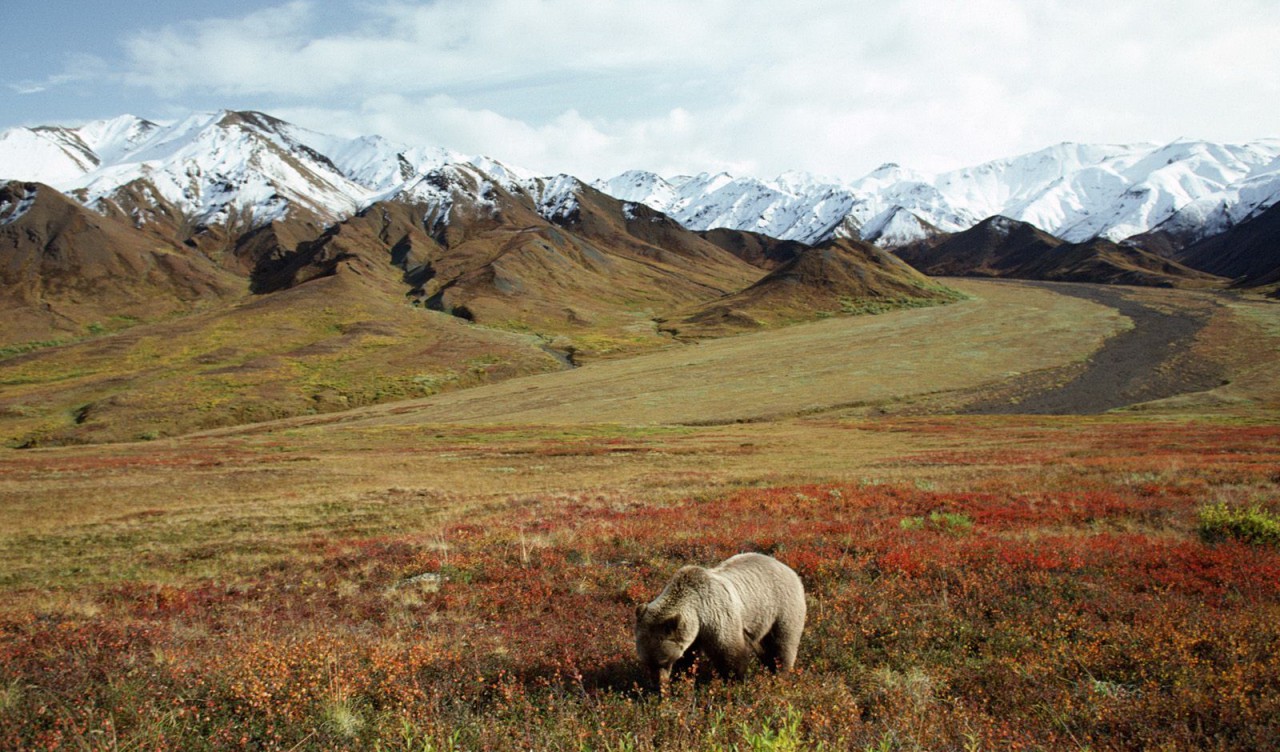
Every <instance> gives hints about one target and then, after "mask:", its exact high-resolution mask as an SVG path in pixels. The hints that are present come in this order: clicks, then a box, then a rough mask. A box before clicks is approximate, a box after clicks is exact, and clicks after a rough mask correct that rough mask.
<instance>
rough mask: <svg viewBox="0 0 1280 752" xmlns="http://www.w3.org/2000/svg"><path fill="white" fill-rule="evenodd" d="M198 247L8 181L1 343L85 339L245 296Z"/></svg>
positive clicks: (0, 240) (1, 205)
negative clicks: (147, 232)
mask: <svg viewBox="0 0 1280 752" xmlns="http://www.w3.org/2000/svg"><path fill="white" fill-rule="evenodd" d="M243 289H244V287H243V283H242V282H241V280H239V279H238V278H236V277H235V276H234V275H232V274H230V273H229V272H226V271H224V270H222V269H220V268H219V267H218V266H217V265H216V264H214V263H213V262H212V261H210V260H209V259H207V258H206V257H204V256H202V255H201V254H198V253H195V252H193V251H191V250H190V249H178V248H176V247H174V246H171V245H167V244H165V243H163V242H159V241H157V240H155V239H154V238H151V237H149V236H147V235H145V234H143V233H141V232H139V231H137V230H136V229H134V228H133V227H132V226H130V225H128V224H125V223H122V222H118V221H116V220H115V219H112V218H111V217H104V216H101V215H99V214H96V213H94V212H91V211H89V210H88V209H86V208H84V207H83V206H81V205H80V204H78V203H76V202H74V201H72V200H70V199H69V198H67V197H66V196H64V195H62V194H61V193H59V192H58V191H56V190H54V189H53V188H50V187H48V186H45V185H41V184H38V183H20V182H11V183H7V184H5V185H2V186H0V314H2V315H3V316H4V318H5V326H4V327H3V329H2V330H0V344H14V343H19V342H30V341H39V340H47V339H55V338H64V337H77V336H83V335H84V334H86V333H87V332H88V331H89V329H90V328H93V329H95V330H98V329H102V328H111V327H112V326H113V324H112V322H117V325H118V324H120V323H124V322H127V321H132V320H146V319H154V318H157V317H160V316H165V315H169V314H172V313H176V312H182V311H189V310H192V309H193V308H195V307H197V306H199V305H202V304H210V303H213V302H216V301H227V300H231V299H234V298H236V297H238V296H239V295H241V294H242V291H243Z"/></svg>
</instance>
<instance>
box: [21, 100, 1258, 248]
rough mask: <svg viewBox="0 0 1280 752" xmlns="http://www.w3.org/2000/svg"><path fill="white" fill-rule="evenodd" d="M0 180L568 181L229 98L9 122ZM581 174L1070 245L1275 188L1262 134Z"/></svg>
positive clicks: (302, 194) (690, 215)
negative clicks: (849, 165)
mask: <svg viewBox="0 0 1280 752" xmlns="http://www.w3.org/2000/svg"><path fill="white" fill-rule="evenodd" d="M0 178H3V179H11V180H25V181H38V182H43V183H46V184H49V185H51V186H53V187H54V188H57V189H58V190H60V191H62V192H64V193H67V194H68V195H71V196H73V197H75V198H76V199H77V200H79V201H81V202H82V203H84V204H85V205H86V206H88V207H90V208H92V209H95V210H97V211H99V212H103V213H111V214H115V215H117V216H122V217H127V218H130V219H132V221H134V222H135V223H137V224H140V225H141V224H146V223H148V222H151V221H153V220H157V219H158V218H160V217H161V216H163V217H165V218H168V221H169V222H170V223H171V224H173V223H180V224H182V225H184V226H189V227H194V228H198V227H201V226H206V227H212V226H218V225H231V224H236V225H237V226H240V227H243V226H244V225H248V226H260V225H263V224H266V223H268V222H271V221H273V220H278V219H283V218H285V217H287V216H291V215H295V214H301V215H303V216H305V217H307V218H309V219H311V220H313V221H316V222H318V223H319V224H329V223H332V222H336V221H339V220H341V219H344V218H346V217H349V216H352V215H353V214H355V213H357V212H359V211H361V210H362V209H364V208H366V207H368V206H370V205H372V204H374V203H376V202H378V201H387V200H390V201H402V202H409V203H415V204H425V205H428V211H427V213H426V215H425V216H424V222H425V221H426V220H427V219H428V218H430V221H431V222H440V221H445V222H447V221H448V217H449V216H450V210H451V209H452V208H453V207H454V206H456V205H457V203H458V201H459V200H465V202H466V203H468V204H469V205H472V206H475V207H478V208H480V209H483V208H484V207H485V206H486V202H487V201H489V196H490V194H493V193H494V188H495V187H497V188H501V190H502V191H503V192H506V193H508V194H511V195H523V196H526V197H528V199H529V200H530V201H531V203H532V205H533V206H535V207H536V211H537V212H538V213H539V214H541V215H542V216H543V217H545V218H548V219H555V218H556V217H562V218H563V217H565V216H568V215H569V214H571V213H572V210H573V202H574V201H575V200H576V199H575V195H576V193H577V192H578V191H579V190H580V188H581V185H582V183H581V182H580V181H578V180H577V179H576V178H572V177H570V176H568V175H559V176H554V177H546V178H543V177H537V176H535V175H534V174H533V173H530V172H528V171H525V170H521V169H519V168H515V167H512V166H510V165H506V164H503V163H502V162H499V161H497V160H495V159H492V158H490V157H484V156H466V155H462V154H458V153H456V152H453V151H450V150H448V149H444V148H432V147H409V146H405V145H402V144H396V143H394V142H391V141H388V140H386V139H384V138H381V137H379V136H363V137H358V138H345V137H339V136H332V135H327V134H323V133H318V132H315V131H311V130H308V129H305V128H301V127H298V126H295V125H292V124H289V123H286V122H284V121H281V120H278V119H276V118H273V117H270V116H268V115H263V114H261V113H255V112H229V111H223V112H217V113H204V114H196V115H192V116H190V117H187V118H184V119H182V120H180V121H178V122H175V123H169V124H158V123H153V122H150V121H147V120H143V119H141V118H137V117H133V116H128V115H126V116H122V117H119V118H115V119H112V120H103V121H98V122H94V123H89V124H87V125H84V126H82V127H79V128H62V127H52V126H47V127H37V128H15V129H11V130H8V131H5V132H3V133H0ZM593 185H594V187H595V188H597V189H599V190H601V191H603V192H604V193H607V194H609V195H611V196H613V197H615V198H618V199H620V200H623V201H627V202H631V203H635V204H644V205H647V206H649V207H651V208H653V209H656V210H658V211H661V212H663V213H665V214H667V215H669V216H670V217H672V218H673V219H675V220H676V221H678V222H679V223H681V224H682V225H684V226H685V227H687V228H689V229H693V230H709V229H714V228H730V229H735V230H750V231H754V232H759V233H762V234H765V235H769V236H771V237H775V238H779V239H782V240H795V241H800V242H803V243H807V244H811V245H812V244H818V243H821V242H823V241H826V240H829V239H833V238H854V239H863V240H869V241H872V242H875V243H878V244H880V245H883V246H897V245H903V244H906V243H910V242H912V241H914V240H919V239H921V238H926V237H929V236H930V235H933V234H937V233H950V232H957V231H960V230H964V229H967V228H970V227H973V226H974V225H976V224H977V223H978V222H980V221H982V220H983V219H986V218H987V217H991V216H995V215H1003V216H1006V217H1010V218H1012V219H1016V220H1019V221H1024V222H1028V223H1030V224H1033V225H1035V226H1036V227H1039V228H1040V229H1042V230H1045V231H1047V232H1049V233H1051V234H1053V235H1056V236H1058V237H1060V238H1062V239H1065V240H1068V241H1074V242H1079V241H1083V240H1087V239H1090V238H1094V237H1101V238H1105V239H1110V240H1120V239H1124V238H1128V237H1131V236H1133V235H1138V234H1142V233H1146V232H1149V231H1152V230H1160V231H1162V232H1165V233H1167V234H1168V235H1169V236H1171V237H1173V238H1175V239H1176V241H1177V242H1178V243H1179V244H1186V243H1190V242H1194V241H1196V240H1199V239H1200V238H1203V237H1206V236H1209V235H1212V234H1215V233H1218V232H1223V231H1225V230H1226V229H1229V228H1230V227H1233V226H1235V225H1237V224H1239V223H1240V222H1242V221H1244V220H1246V219H1248V218H1249V217H1252V216H1256V215H1257V214H1259V213H1260V212H1261V211H1262V210H1264V209H1266V208H1267V207H1269V206H1271V205H1272V204H1275V203H1277V202H1278V201H1280V139H1270V140H1260V141H1254V142H1250V143H1247V144H1216V143H1209V142H1203V141H1175V142H1173V143H1170V144H1163V145H1157V144H1133V145H1122V146H1114V145H1090V144H1070V143H1063V144H1058V145H1056V146H1051V147H1048V148H1045V149H1041V150H1039V151H1036V152H1032V153H1029V154H1024V155H1021V156H1016V157H1011V158H1008V159H1000V160H994V161H991V162H987V163H984V164H981V165H977V166H974V167H969V168H964V169H959V170H953V171H949V172H943V173H938V174H928V173H923V172H919V171H916V170H912V169H910V168H907V167H902V166H899V165H896V164H885V165H882V166H881V167H879V168H877V169H876V170H873V171H872V172H870V173H868V174H867V175H864V176H862V177H860V178H856V179H847V178H819V177H815V176H812V175H808V174H806V173H802V172H788V173H784V174H782V175H779V176H778V177H776V178H773V179H769V180H760V179H757V178H753V177H734V176H732V175H728V174H725V173H718V174H701V175H694V176H688V175H684V176H678V177H672V178H664V177H661V176H659V175H656V174H653V173H649V172H644V171H639V170H632V171H629V172H625V173H623V174H621V175H618V176H617V177H615V178H612V179H610V180H605V181H598V182H596V183H594V184H593Z"/></svg>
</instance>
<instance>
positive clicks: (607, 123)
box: [0, 0, 1280, 179]
mask: <svg viewBox="0 0 1280 752" xmlns="http://www.w3.org/2000/svg"><path fill="white" fill-rule="evenodd" d="M1277 39H1280V2H1276V0H1062V1H1061V2H1060V1H1058V0H963V1H961V0H876V1H873V2H864V1H862V0H838V1H833V2H826V1H824V0H782V1H775V0H701V1H699V2H675V1H673V0H645V1H644V2H635V1H634V0H633V1H631V2H614V1H613V0H434V1H433V2H409V1H407V0H404V1H399V0H397V1H394V2H393V1H387V0H325V1H322V0H282V1H279V2H274V3H273V2H247V1H243V0H221V2H218V3H207V2H185V1H183V0H112V2H98V1H97V0H43V1H42V2H38V3H24V2H19V1H18V0H0V46H2V48H3V49H4V50H5V58H6V65H5V66H4V67H3V68H2V69H0V128H9V127H14V126H21V125H27V126H30V125H40V124H60V125H78V124H81V123H84V122H87V121H90V120H94V119H100V118H106V117H114V116H116V115H121V114H125V113H130V114H134V115H138V116H141V117H146V118H149V119H152V120H160V121H163V120H166V119H176V118H178V117H180V116H182V115H184V114H187V113H190V112H192V111H212V110H220V109H238V110H244V109H253V110H260V111H263V112H267V113H270V114H272V115H275V116H277V117H280V118H283V119H285V120H288V121H290V122H293V123H296V124H298V125H302V126H305V127H308V128H312V129H315V130H319V131H323V132H326V133H333V134H337V135H348V136H355V135H364V134H378V135H381V136H385V137H387V138H390V139H393V140H396V141H401V142H404V143H407V144H415V145H424V146H443V147H447V148H450V149H453V150H456V151H459V152H462V153H464V154H484V155H488V156H491V157H494V158H497V159H499V160H502V161H504V162H507V163H510V164H513V165H518V166H521V167H524V168H527V169H530V170H533V171H535V172H539V173H542V174H552V173H558V172H568V173H571V174H574V175H577V176H579V177H583V178H587V179H592V178H602V177H611V176H613V175H616V174H618V173H620V172H622V171H624V170H627V169H633V168H638V169H646V170H651V171H654V172H658V173H660V174H664V175H677V174H693V173H697V172H703V171H708V172H714V171H720V170H724V171H728V172H730V173H732V174H734V175H755V176H757V177H771V176H774V175H777V174H779V173H782V172H784V171H787V170H803V171H806V172H810V173H814V174H817V175H824V176H838V177H844V178H856V177H859V176H861V175H863V174H865V173H867V172H869V171H871V170H873V169H875V168H876V167H877V166H879V165H881V164H883V163H885V162H896V163H899V164H902V165H904V166H907V167H911V168H915V169H918V170H922V171H939V170H945V169H954V168H957V167H962V166H967V165H973V164H977V163H980V162H983V161H986V160H990V159H996V158H1000V157H1005V156H1012V155H1015V154H1021V153H1025V152H1029V151H1033V150H1035V149H1039V148H1042V147H1045V146H1048V145H1051V144H1055V143H1058V142H1061V141H1077V142H1093V143H1134V142H1160V143H1163V142H1168V141H1172V140H1174V139H1178V138H1197V139H1206V140H1211V141H1225V142H1244V141H1250V140H1254V139H1258V138H1265V137H1275V136H1280V45H1277V44H1276V41H1275V40H1277Z"/></svg>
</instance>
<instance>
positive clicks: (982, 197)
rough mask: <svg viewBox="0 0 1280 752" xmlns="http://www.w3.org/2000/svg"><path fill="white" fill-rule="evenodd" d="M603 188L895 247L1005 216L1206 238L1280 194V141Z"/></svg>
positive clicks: (708, 221) (750, 226)
mask: <svg viewBox="0 0 1280 752" xmlns="http://www.w3.org/2000/svg"><path fill="white" fill-rule="evenodd" d="M596 187H597V188H599V189H600V190H602V191H604V192H605V193H609V194H611V195H613V196H615V197H617V198H621V199H624V200H627V201H636V202H640V203H644V204H647V205H649V206H651V207H652V208H655V209H658V210H659V211H663V212H666V213H667V214H670V215H671V216H672V217H673V218H675V219H676V220H678V221H679V222H681V223H682V224H684V225H685V226H687V227H689V228H691V229H695V230H708V229H713V228H717V227H728V228H732V229H739V230H752V231H756V232H761V233H764V234H766V235H771V236H773V237H777V238H781V239H784V240H799V241H802V242H806V243H815V242H819V241H821V240H825V239H828V238H831V237H858V238H861V239H865V240H873V241H875V242H878V243H880V244H882V245H896V244H902V243H905V242H910V241H912V240H916V239H919V238H922V237H927V236H928V235H929V234H932V233H933V232H937V231H942V232H956V231H959V230H964V229H967V228H969V227H972V226H973V225H975V224H977V223H978V222H979V221H981V220H983V219H985V218H987V217H990V216H995V215H1003V216H1007V217H1010V218H1013V219H1017V220H1020V221H1024V222H1029V223H1031V224H1033V225H1035V226H1037V227H1039V228H1041V229H1043V230H1045V231H1047V232H1050V233H1052V234H1054V235H1057V236H1058V237H1061V238H1063V239H1065V240H1069V241H1073V242H1079V241H1083V240H1088V239H1090V238H1094V237H1101V238H1106V239H1110V240H1120V239H1123V238H1127V237H1130V236H1133V235H1138V234H1141V233H1144V232H1148V231H1151V230H1154V229H1158V228H1161V229H1166V230H1169V231H1173V232H1176V233H1177V234H1179V235H1181V236H1183V237H1185V238H1187V239H1196V238H1198V237H1204V236H1206V235H1209V234H1213V233H1216V232H1221V231H1223V230H1225V229H1226V228H1228V227H1231V226H1233V225H1234V224H1237V223H1239V222H1241V221H1243V220H1244V219H1247V218H1248V217H1250V216H1253V215H1256V214H1257V213H1259V212H1261V211H1262V210H1263V209H1265V208H1266V207H1268V206H1270V205H1271V204H1274V203H1276V202H1277V201H1280V140H1276V139H1270V140H1262V141H1255V142H1251V143H1248V144H1239V145H1235V144H1214V143H1208V142H1203V141H1176V142H1174V143H1171V144H1165V145H1154V144H1137V145H1129V146H1099V145H1089V144H1059V145H1057V146H1051V147H1049V148H1046V149H1042V150H1040V151H1036V152H1032V153H1030V154H1024V155H1021V156H1018V157H1012V158H1009V159H1002V160H995V161H992V162H987V163H985V164H981V165H978V166H976V167H970V168H964V169H960V170H953V171H949V172H943V173H939V174H936V175H929V174H924V173H920V172H916V171H913V170H909V169H906V168H903V167H900V166H899V165H895V164H886V165H883V166H881V167H879V168H877V169H876V170H874V171H872V172H871V173H869V174H868V175H866V176H863V177H862V178H859V179H856V180H849V181H839V180H830V179H817V178H806V177H805V176H803V175H802V174H797V173H787V174H784V175H782V176H779V177H778V178H775V179H773V180H757V179H754V178H734V177H732V176H729V175H725V174H723V173H722V174H718V175H698V176H695V177H688V176H681V177H677V178H672V179H664V178H662V177H660V176H658V175H654V174H652V173H646V172H642V171H635V170H633V171H630V172H625V173H623V174H621V175H619V176H617V177H615V178H612V179H610V180H605V181H600V182H598V183H596ZM1162 226H1163V227H1162Z"/></svg>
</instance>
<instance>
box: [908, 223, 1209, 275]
mask: <svg viewBox="0 0 1280 752" xmlns="http://www.w3.org/2000/svg"><path fill="white" fill-rule="evenodd" d="M895 253H897V255H898V256H899V257H900V258H902V259H903V260H904V261H906V262H907V263H909V264H911V265H912V266H914V267H915V268H917V269H919V270H920V271H922V272H924V273H925V274H930V275H940V276H959V277H968V276H978V277H1009V278H1015V279H1038V280H1048V281H1058V282H1100V283H1105V284H1125V285H1145V286H1154V287H1207V286H1214V285H1221V284H1223V283H1224V280H1221V279H1219V278H1216V277H1214V276H1213V275H1210V274H1206V273H1204V272H1200V271H1196V270H1195V269H1191V268H1189V267H1187V266H1184V265H1182V264H1179V263H1178V262H1176V261H1172V260H1169V259H1166V258H1162V257H1160V256H1157V255H1155V254H1153V253H1150V252H1148V251H1144V250H1142V249H1141V248H1138V247H1136V246H1132V245H1128V244H1121V243H1115V242H1112V241H1109V240H1105V239H1102V238H1095V239H1093V240H1089V241H1085V242H1082V243H1069V242H1066V241H1064V240H1061V239H1059V238H1056V237H1054V236H1052V235H1050V234H1049V233H1047V232H1044V231H1042V230H1039V229H1037V228H1036V227H1034V226H1032V225H1030V224H1028V223H1026V222H1019V221H1017V220H1013V219H1009V218H1007V217H998V216H997V217H991V218H989V219H986V220H984V221H982V222H980V223H978V224H977V225H975V226H974V227H972V228H970V229H968V230H965V231H964V232H959V233H955V234H953V235H950V236H946V237H945V238H942V239H939V240H936V241H934V242H927V241H926V242H920V243H916V244H913V245H910V246H907V247H903V248H899V249H896V251H895Z"/></svg>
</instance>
